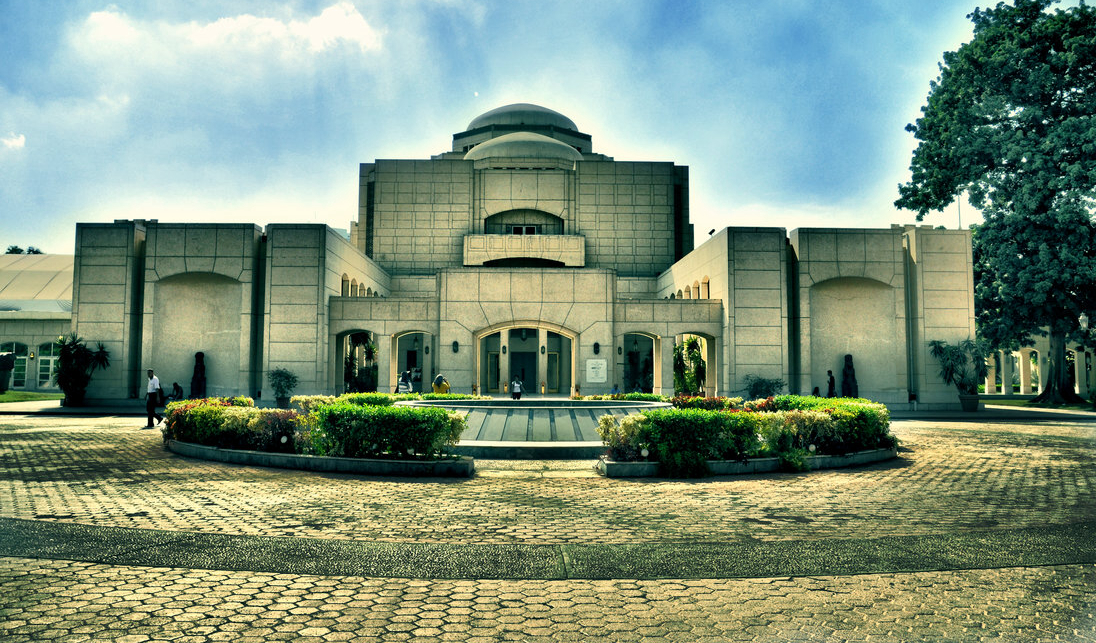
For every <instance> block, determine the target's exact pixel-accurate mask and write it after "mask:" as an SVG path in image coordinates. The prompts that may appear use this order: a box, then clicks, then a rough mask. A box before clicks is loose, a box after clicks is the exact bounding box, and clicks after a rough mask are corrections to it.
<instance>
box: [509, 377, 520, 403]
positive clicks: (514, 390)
mask: <svg viewBox="0 0 1096 643" xmlns="http://www.w3.org/2000/svg"><path fill="white" fill-rule="evenodd" d="M510 394H511V395H513V397H514V399H515V400H520V399H521V380H519V379H518V378H516V377H515V378H514V381H513V382H510Z"/></svg>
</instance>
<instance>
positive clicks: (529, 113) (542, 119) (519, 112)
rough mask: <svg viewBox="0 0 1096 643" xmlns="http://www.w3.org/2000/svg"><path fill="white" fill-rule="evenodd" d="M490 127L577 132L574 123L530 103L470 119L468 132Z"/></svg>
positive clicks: (516, 104)
mask: <svg viewBox="0 0 1096 643" xmlns="http://www.w3.org/2000/svg"><path fill="white" fill-rule="evenodd" d="M491 125H554V126H555V127H557V128H559V129H565V130H571V131H574V132H577V131H578V127H577V126H576V125H575V122H574V121H572V120H571V119H569V118H567V117H566V116H564V115H563V114H560V113H559V112H555V111H552V110H550V109H548V108H546V107H541V106H540V105H532V104H530V103H514V104H513V105H504V106H502V107H496V108H495V109H493V110H491V111H489V112H484V113H483V114H480V115H479V116H477V117H475V118H474V119H472V122H471V123H469V124H468V129H469V130H474V129H478V128H480V127H489V126H491Z"/></svg>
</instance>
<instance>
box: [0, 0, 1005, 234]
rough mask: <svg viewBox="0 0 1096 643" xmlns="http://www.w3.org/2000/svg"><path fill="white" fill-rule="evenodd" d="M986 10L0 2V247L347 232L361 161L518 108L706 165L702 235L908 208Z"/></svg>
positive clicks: (945, 217) (951, 215) (890, 2)
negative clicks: (206, 224)
mask: <svg viewBox="0 0 1096 643" xmlns="http://www.w3.org/2000/svg"><path fill="white" fill-rule="evenodd" d="M976 3H977V0H917V1H914V0H842V1H841V2H810V1H808V0H774V1H771V2H770V1H766V2H746V1H744V0H727V1H723V2H716V1H714V0H713V1H707V2H689V1H687V0H667V1H664V2H656V1H644V0H622V1H619V2H613V1H608V0H596V1H593V2H591V1H582V2H580V1H577V0H576V1H565V2H564V1H560V2H546V1H537V2H533V1H531V0H530V1H525V0H514V1H501V0H500V1H490V2H488V1H480V2H476V1H473V0H407V1H400V2H395V1H382V0H370V1H366V0H346V1H339V0H319V1H312V0H293V1H286V2H271V1H268V0H224V1H222V0H218V1H212V0H139V1H138V0H132V1H131V0H118V1H116V2H113V3H109V2H106V1H88V0H70V1H67V2H40V1H38V0H0V61H2V63H0V245H3V246H4V247H6V246H7V245H9V244H17V245H21V246H24V247H25V246H27V245H33V246H37V247H39V248H42V249H43V250H45V251H47V252H51V253H71V252H72V247H73V238H74V232H75V223H76V222H77V221H112V220H114V219H132V218H147V219H151V218H156V219H160V220H161V221H234V222H255V223H259V224H260V225H262V224H266V223H272V222H298V221H301V222H319V223H327V224H329V225H331V226H334V227H339V228H346V227H348V224H349V221H350V220H351V219H353V218H355V217H356V213H357V177H358V164H359V163H361V162H369V161H372V160H373V159H375V158H428V157H429V156H430V155H431V154H437V153H439V152H442V151H445V150H448V149H449V146H450V145H451V141H452V135H453V134H454V133H456V132H459V131H462V130H463V129H464V128H465V126H466V125H467V124H468V122H469V121H471V120H472V119H473V118H475V117H476V116H477V115H479V114H481V113H483V112H485V111H487V110H490V109H493V108H495V107H498V106H500V105H505V104H509V103H516V102H530V103H536V104H539V105H543V106H545V107H549V108H551V109H554V110H556V111H559V112H561V113H563V114H565V115H566V116H568V117H570V118H571V119H572V120H573V121H575V123H576V124H578V126H579V128H580V129H581V130H582V131H584V132H586V133H588V134H590V135H592V136H593V141H594V149H595V150H596V151H598V152H601V153H604V154H608V155H609V156H612V157H614V158H616V159H617V160H656V161H674V162H676V163H678V164H683V165H688V166H689V168H690V170H689V171H690V191H691V198H692V201H691V212H692V218H693V222H694V223H695V224H696V231H697V237H698V238H697V242H698V244H699V243H700V242H702V241H703V240H704V239H705V238H706V237H707V232H708V230H709V229H711V228H722V227H724V226H728V225H766V226H783V227H787V228H789V229H790V228H796V227H810V226H833V227H851V226H857V227H865V226H866V227H886V226H889V225H890V224H891V223H910V222H913V221H914V216H913V214H912V213H909V212H902V211H897V210H895V208H894V206H893V205H892V203H893V201H894V199H895V198H896V196H897V194H896V192H897V189H896V186H897V184H898V183H899V182H903V181H905V180H908V178H909V177H908V167H909V161H910V153H911V151H912V149H913V147H914V140H913V138H912V136H911V135H910V134H908V133H907V132H905V131H904V129H903V128H904V126H905V125H906V124H907V123H909V122H911V121H912V120H914V119H916V118H917V115H918V113H919V109H920V106H921V105H922V104H923V103H924V100H925V97H926V95H927V93H928V88H929V82H930V81H931V80H932V79H934V78H935V77H936V75H937V63H938V61H940V60H941V56H942V53H943V52H944V51H945V50H953V49H955V48H957V47H958V46H959V45H960V44H962V43H963V42H966V41H967V40H969V39H970V36H971V25H970V22H969V21H968V20H967V19H966V15H967V14H968V13H969V12H970V11H971V9H973V8H974V6H975V5H976ZM981 4H982V5H983V6H984V5H985V4H987V3H985V2H982V3H981ZM968 210H969V209H964V211H963V212H962V215H963V218H964V220H963V225H964V226H965V225H966V224H967V223H970V221H969V219H970V218H971V216H970V215H971V213H970V212H969V211H968ZM958 216H959V213H958V212H957V211H956V206H954V205H953V206H951V208H950V209H949V210H947V211H945V212H944V213H943V214H939V215H934V216H933V217H931V218H930V219H929V220H927V221H926V223H932V224H934V225H947V226H948V227H955V226H956V225H957V224H958V223H959V220H958Z"/></svg>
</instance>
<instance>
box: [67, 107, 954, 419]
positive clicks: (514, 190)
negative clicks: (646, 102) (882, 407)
mask: <svg viewBox="0 0 1096 643" xmlns="http://www.w3.org/2000/svg"><path fill="white" fill-rule="evenodd" d="M359 189H360V197H359V211H358V219H357V221H355V222H353V223H352V225H351V229H350V234H349V237H347V236H344V235H342V234H340V233H338V232H337V231H335V230H332V229H329V228H328V227H326V226H323V225H288V224H277V225H269V226H267V227H266V228H265V229H260V228H258V227H256V226H253V225H250V224H167V223H160V222H157V221H117V222H115V223H113V224H80V225H79V226H78V228H77V243H76V258H75V268H74V289H73V316H72V323H73V327H74V328H75V329H76V330H77V331H78V332H79V333H80V335H82V336H84V337H86V338H88V339H90V340H101V341H104V343H106V344H107V346H108V348H110V349H111V351H112V355H113V356H114V357H115V362H114V364H113V365H112V366H111V368H110V369H108V371H107V372H106V373H101V374H97V375H96V377H95V378H94V380H93V388H92V389H91V390H90V391H89V395H90V396H91V397H94V398H99V399H113V398H125V397H132V396H136V395H138V394H139V391H140V386H141V385H142V383H143V376H142V371H143V369H145V368H149V367H151V368H156V369H157V371H158V373H159V374H160V377H161V381H164V382H168V383H170V382H172V381H179V382H180V383H181V384H183V387H184V389H187V388H188V387H187V383H188V382H189V379H190V374H191V371H192V369H193V364H194V354H195V353H196V352H199V351H201V352H204V353H205V354H206V360H207V380H208V383H207V393H208V394H218V395H230V394H251V395H256V394H257V393H258V392H259V391H264V392H266V391H269V383H268V382H267V381H266V376H265V373H267V372H268V371H269V370H270V369H271V368H276V367H284V368H288V369H290V370H292V371H293V372H294V373H296V374H297V375H298V376H299V377H300V384H299V385H298V387H297V389H296V391H295V392H296V393H321V392H325V393H338V392H341V391H343V390H344V389H345V387H346V382H345V381H344V365H345V364H346V361H347V359H348V356H349V360H350V361H351V362H353V363H354V364H355V365H356V366H358V367H368V366H373V365H375V367H376V370H377V377H376V385H377V387H378V388H379V390H393V389H394V388H395V385H396V381H397V379H398V377H399V374H400V373H402V372H409V373H412V375H413V378H414V383H415V388H416V389H417V390H421V389H428V388H429V382H430V380H431V379H432V378H433V377H434V375H436V374H439V373H440V374H443V375H444V376H445V377H446V378H447V379H448V380H449V382H450V383H451V385H452V387H453V390H454V391H457V392H471V391H473V390H475V391H476V392H479V393H497V394H505V393H506V392H508V390H509V388H510V383H511V382H513V381H514V380H520V381H521V383H522V386H523V388H524V390H525V391H526V393H540V392H542V391H543V392H544V393H546V394H556V395H570V394H574V393H576V392H581V393H607V392H609V391H610V389H612V388H613V387H614V386H619V387H621V388H624V389H637V388H638V389H640V390H650V391H654V392H657V393H662V394H672V393H673V385H674V382H673V348H674V345H675V343H680V342H682V341H683V340H684V339H685V338H686V337H690V336H691V337H698V338H700V339H701V340H702V346H703V355H704V356H705V359H706V361H707V365H708V368H707V374H706V380H705V382H704V390H705V393H706V394H709V395H717V394H728V395H734V394H738V393H740V392H741V391H742V389H743V388H744V382H745V380H746V378H747V376H751V375H752V376H760V377H769V378H781V379H783V380H785V381H786V382H787V385H788V390H790V391H793V392H801V393H810V392H811V390H812V389H813V388H814V387H819V388H820V389H821V391H822V392H823V393H824V392H825V389H826V381H825V377H826V371H827V370H833V371H834V373H835V375H837V376H838V378H839V377H840V368H841V365H842V363H843V359H844V356H845V355H846V354H851V355H853V359H854V362H855V366H856V369H857V377H858V381H859V384H860V391H861V394H862V395H864V396H866V397H871V398H873V399H877V400H879V401H882V402H885V403H887V404H890V405H902V406H904V405H906V404H907V403H908V402H909V401H910V399H911V396H916V398H917V399H918V400H919V401H920V402H921V403H922V404H923V406H922V408H926V407H927V408H946V407H952V406H955V405H956V404H957V400H956V399H955V396H954V392H953V391H950V390H948V389H946V388H945V387H943V385H942V384H940V382H939V380H938V378H937V377H936V370H935V365H934V364H933V363H932V361H931V359H930V358H929V357H928V352H927V347H926V346H925V344H926V342H927V341H928V340H929V339H945V340H948V341H952V342H954V341H957V340H960V339H964V338H966V337H969V336H973V335H974V311H973V295H972V293H973V284H972V277H971V274H972V271H971V250H970V235H969V233H968V232H965V231H944V230H932V229H929V228H927V227H913V226H906V227H900V226H894V227H892V228H890V229H881V230H865V229H857V230H849V229H799V230H793V231H791V233H788V232H787V231H785V230H784V229H782V228H756V227H729V228H725V229H723V230H721V231H718V232H716V233H714V234H713V235H711V236H710V237H709V238H708V239H707V241H706V242H705V243H704V244H703V245H701V246H700V247H698V248H695V249H694V248H693V242H692V238H693V229H692V224H691V223H690V222H689V209H688V169H687V168H685V167H682V166H679V165H675V164H673V163H669V162H666V163H657V162H627V161H616V160H614V159H612V158H611V157H608V156H605V155H603V154H600V153H596V152H594V151H593V142H592V140H591V137H590V136H589V135H587V134H583V133H582V132H580V131H578V129H577V127H576V126H575V125H574V123H573V122H571V121H570V119H567V118H566V117H564V116H562V115H560V114H557V113H556V112H552V111H550V110H546V109H543V108H539V107H536V106H530V105H515V106H507V107H505V108H499V109H497V110H493V111H492V112H488V113H486V114H484V115H482V116H481V117H479V118H477V119H475V120H474V121H472V123H471V124H470V125H469V127H468V128H467V129H466V130H465V131H464V132H461V133H458V134H456V135H454V138H453V146H452V150H450V151H445V152H442V153H440V154H438V155H436V156H434V157H433V158H431V159H425V160H384V159H380V160H376V161H374V162H372V163H365V164H362V165H361V167H360V183H359ZM362 342H371V343H372V344H374V345H375V346H376V348H377V350H376V361H375V363H374V364H367V363H366V362H365V358H364V356H363V352H362V350H361V348H360V343H362ZM269 397H270V394H269V393H266V394H265V395H264V396H263V398H264V399H265V398H269Z"/></svg>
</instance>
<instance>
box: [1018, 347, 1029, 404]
mask: <svg viewBox="0 0 1096 643" xmlns="http://www.w3.org/2000/svg"><path fill="white" fill-rule="evenodd" d="M1019 354H1020V395H1031V351H1020V353H1019Z"/></svg>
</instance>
